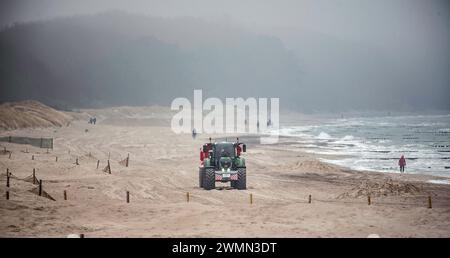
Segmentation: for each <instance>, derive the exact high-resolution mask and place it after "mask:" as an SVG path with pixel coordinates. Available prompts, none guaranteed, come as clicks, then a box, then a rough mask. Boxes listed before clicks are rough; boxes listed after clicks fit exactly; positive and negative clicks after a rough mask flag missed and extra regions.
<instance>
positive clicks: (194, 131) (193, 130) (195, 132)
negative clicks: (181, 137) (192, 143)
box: [192, 128, 197, 139]
mask: <svg viewBox="0 0 450 258" xmlns="http://www.w3.org/2000/svg"><path fill="white" fill-rule="evenodd" d="M196 136H197V130H195V128H194V129H192V138H193V139H195V137H196Z"/></svg>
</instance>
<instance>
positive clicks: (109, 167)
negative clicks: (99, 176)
mask: <svg viewBox="0 0 450 258" xmlns="http://www.w3.org/2000/svg"><path fill="white" fill-rule="evenodd" d="M108 172H109V173H110V174H111V165H110V164H109V159H108Z"/></svg>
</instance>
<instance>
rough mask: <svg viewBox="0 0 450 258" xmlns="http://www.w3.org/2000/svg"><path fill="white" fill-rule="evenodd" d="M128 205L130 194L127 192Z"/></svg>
mask: <svg viewBox="0 0 450 258" xmlns="http://www.w3.org/2000/svg"><path fill="white" fill-rule="evenodd" d="M127 203H130V192H129V191H127Z"/></svg>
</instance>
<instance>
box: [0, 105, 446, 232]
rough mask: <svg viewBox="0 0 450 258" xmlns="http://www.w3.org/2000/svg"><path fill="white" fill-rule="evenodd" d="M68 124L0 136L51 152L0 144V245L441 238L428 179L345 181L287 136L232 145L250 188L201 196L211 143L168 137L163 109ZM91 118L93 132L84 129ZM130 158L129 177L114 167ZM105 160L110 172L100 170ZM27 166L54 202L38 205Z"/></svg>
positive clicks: (81, 117)
mask: <svg viewBox="0 0 450 258" xmlns="http://www.w3.org/2000/svg"><path fill="white" fill-rule="evenodd" d="M148 114H150V115H148ZM71 115H72V116H74V117H76V118H77V119H78V120H74V121H72V122H71V124H70V125H69V126H67V127H61V128H54V127H50V128H40V129H17V130H13V131H3V132H1V133H0V136H9V135H13V136H34V137H53V138H54V144H55V146H54V149H53V150H49V153H47V150H46V149H40V148H36V147H32V146H28V145H20V144H11V143H5V142H0V147H1V149H0V152H1V151H2V150H3V147H6V149H7V150H8V151H12V154H11V158H10V159H9V155H8V154H6V153H5V154H4V155H0V171H1V178H0V180H1V182H0V193H1V199H0V237H66V236H67V235H69V234H84V235H85V237H367V236H368V235H370V234H378V235H379V236H380V237H450V186H449V185H438V184H430V183H426V180H428V179H431V177H427V176H419V175H409V174H403V175H400V174H394V173H376V172H359V171H352V170H349V169H345V168H340V167H337V166H332V165H328V164H324V163H321V162H319V161H318V159H319V158H320V156H318V155H314V154H309V153H305V152H302V151H300V150H299V148H298V147H297V146H296V145H295V142H294V141H293V140H292V139H289V138H282V139H281V141H280V143H279V144H276V145H260V144H258V140H257V138H254V137H245V136H241V141H243V142H248V144H247V147H248V148H247V153H245V154H244V156H245V158H246V163H247V187H248V189H247V190H234V189H230V188H229V187H228V186H227V185H225V184H223V185H222V184H217V186H218V187H217V189H216V190H211V191H206V190H203V189H200V188H199V187H198V166H199V163H200V161H199V149H200V147H201V146H202V144H203V143H205V142H207V141H208V137H209V136H210V135H205V134H199V135H198V137H197V139H195V140H194V139H192V137H191V135H188V134H183V135H176V134H174V133H173V132H172V131H171V129H170V126H169V125H170V118H171V113H170V112H169V111H168V110H166V109H164V108H158V107H152V108H117V109H114V108H112V109H102V110H82V111H80V113H76V114H73V113H72V114H71ZM91 115H95V116H97V118H98V123H97V125H90V124H88V123H87V118H88V117H89V116H91ZM86 129H87V131H86ZM212 137H213V138H216V137H221V136H219V135H213V136H212ZM229 139H232V138H231V137H229ZM26 151H28V152H26ZM128 154H129V155H130V162H129V167H125V166H123V165H122V164H119V162H120V161H122V160H124V159H125V158H126V157H127V155H128ZM32 155H34V160H32ZM108 156H110V163H111V174H109V173H105V172H103V168H105V166H106V162H107V159H108ZM56 157H58V161H57V162H56ZM77 158H78V162H79V165H76V164H75V163H76V159H77ZM97 160H100V166H99V168H98V169H97V168H96V166H97ZM7 168H8V169H9V171H10V172H11V173H12V177H11V178H10V187H9V194H10V200H6V198H5V193H6V190H7V188H6V169H7ZM33 168H35V171H36V176H37V178H38V179H42V180H43V181H42V182H43V190H44V191H45V192H46V193H47V194H48V195H50V196H51V197H52V198H54V199H55V201H53V200H50V199H48V198H45V197H40V196H38V195H37V185H34V184H33V182H32V180H30V179H31V177H30V176H31V175H32V171H33ZM24 179H25V180H24ZM64 191H66V193H67V197H68V200H64V195H63V193H64ZM127 191H129V192H130V203H127V202H126V192H127ZM187 192H189V194H190V200H189V202H187V198H186V193H187ZM250 194H252V196H253V203H252V204H250ZM369 194H370V196H371V205H368V198H367V197H368V195H369ZM309 195H311V200H312V201H311V203H308V200H309ZM428 196H431V198H432V209H429V208H428Z"/></svg>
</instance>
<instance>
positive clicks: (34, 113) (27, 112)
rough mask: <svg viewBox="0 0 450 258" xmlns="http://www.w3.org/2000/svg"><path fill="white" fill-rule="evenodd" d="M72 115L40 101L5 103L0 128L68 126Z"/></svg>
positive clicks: (0, 118)
mask: <svg viewBox="0 0 450 258" xmlns="http://www.w3.org/2000/svg"><path fill="white" fill-rule="evenodd" d="M71 120H72V118H71V116H70V115H68V114H66V113H63V112H60V111H57V110H55V109H53V108H51V107H48V106H46V105H44V104H42V103H40V102H38V101H33V100H27V101H21V102H11V103H3V104H1V105H0V130H12V129H19V128H27V127H30V128H38V127H51V126H58V127H61V126H66V125H68V123H69V122H70V121H71Z"/></svg>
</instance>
